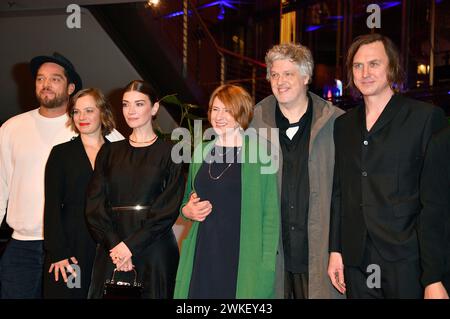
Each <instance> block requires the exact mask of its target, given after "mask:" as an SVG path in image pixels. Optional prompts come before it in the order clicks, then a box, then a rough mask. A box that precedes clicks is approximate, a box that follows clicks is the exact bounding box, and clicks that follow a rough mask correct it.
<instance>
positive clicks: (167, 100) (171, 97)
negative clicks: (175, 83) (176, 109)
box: [159, 93, 183, 106]
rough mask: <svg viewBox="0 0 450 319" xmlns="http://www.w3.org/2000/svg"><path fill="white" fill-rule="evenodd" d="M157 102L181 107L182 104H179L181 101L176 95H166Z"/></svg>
mask: <svg viewBox="0 0 450 319" xmlns="http://www.w3.org/2000/svg"><path fill="white" fill-rule="evenodd" d="M159 102H160V103H161V102H162V103H169V104H176V105H180V106H183V103H181V101H180V100H179V99H178V98H177V93H175V94H170V95H166V96H164V97H163V98H162V99H160V100H159Z"/></svg>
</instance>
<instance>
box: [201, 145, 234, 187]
mask: <svg viewBox="0 0 450 319" xmlns="http://www.w3.org/2000/svg"><path fill="white" fill-rule="evenodd" d="M241 148H242V147H239V148H238V150H237V152H236V160H237V157H238V156H239V153H240V152H241ZM232 149H233V148H230V149H229V150H228V151H226V152H225V153H223V154H222V155H221V156H223V155H225V154H227V153H228V152H229V151H230V150H232ZM217 153H219V152H217ZM219 155H220V153H219ZM231 164H233V163H229V164H228V165H227V167H225V169H224V170H223V171H222V172H221V173H220V174H219V175H218V176H212V174H211V166H212V160H211V161H210V162H209V167H208V173H209V177H210V178H211V179H213V180H215V181H217V180H218V179H220V178H221V177H222V176H223V174H225V172H226V171H227V170H228V169H229V168H230V167H231Z"/></svg>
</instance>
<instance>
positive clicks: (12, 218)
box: [0, 53, 121, 299]
mask: <svg viewBox="0 0 450 319" xmlns="http://www.w3.org/2000/svg"><path fill="white" fill-rule="evenodd" d="M30 67H31V73H32V75H33V77H34V78H35V84H36V97H37V99H38V101H39V107H38V108H37V109H34V110H32V111H29V112H26V113H22V114H19V115H16V116H14V117H12V118H10V119H9V120H8V121H6V122H5V123H4V124H3V125H2V126H1V127H0V223H1V222H2V221H3V217H4V216H5V213H6V210H7V211H8V212H7V218H6V221H7V223H8V225H9V226H10V227H11V228H12V229H13V234H12V238H11V240H10V241H9V243H8V245H7V247H6V249H5V251H4V254H3V256H2V259H1V261H0V282H1V298H2V299H17V298H19V299H23V298H40V297H41V292H42V271H43V262H44V250H43V239H44V234H43V217H44V173H45V165H46V162H47V158H48V155H49V154H50V151H51V149H52V147H53V146H54V145H57V144H60V143H64V142H67V141H69V140H70V139H71V138H72V137H74V136H75V135H76V133H75V132H73V131H72V130H71V128H70V126H67V125H66V122H67V120H68V116H67V114H66V109H67V104H68V102H69V98H70V96H71V95H72V94H75V93H76V92H77V91H78V90H80V89H81V88H82V81H81V78H80V76H79V75H78V73H77V72H76V70H75V68H74V66H73V65H72V63H71V62H70V61H69V60H68V59H66V58H65V57H64V56H62V55H60V54H58V53H54V54H53V55H52V56H38V57H35V58H33V59H32V60H31V62H30ZM120 138H121V135H120V133H118V132H117V131H115V132H114V133H113V135H112V136H109V138H108V139H109V140H117V139H120Z"/></svg>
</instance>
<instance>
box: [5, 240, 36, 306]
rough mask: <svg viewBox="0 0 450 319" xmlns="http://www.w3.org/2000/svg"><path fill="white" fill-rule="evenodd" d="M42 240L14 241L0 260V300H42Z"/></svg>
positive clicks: (9, 244)
mask: <svg viewBox="0 0 450 319" xmlns="http://www.w3.org/2000/svg"><path fill="white" fill-rule="evenodd" d="M43 242H44V241H43V240H30V241H25V240H15V239H11V241H10V242H9V243H8V245H7V246H6V249H5V251H4V253H3V256H2V259H1V260H0V282H1V298H2V299H37V298H42V270H43V265H44V247H43Z"/></svg>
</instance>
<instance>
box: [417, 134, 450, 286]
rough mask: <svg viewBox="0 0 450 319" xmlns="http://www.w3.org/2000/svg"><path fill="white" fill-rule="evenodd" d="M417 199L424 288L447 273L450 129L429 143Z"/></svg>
mask: <svg viewBox="0 0 450 319" xmlns="http://www.w3.org/2000/svg"><path fill="white" fill-rule="evenodd" d="M420 195H421V199H422V204H423V208H422V213H421V215H420V229H421V231H420V232H419V234H420V235H421V237H420V239H421V240H420V244H421V245H420V248H421V252H422V268H423V276H422V282H423V284H424V285H425V286H426V285H428V284H430V283H433V282H438V281H442V279H443V277H444V275H445V274H449V273H450V127H447V128H446V129H445V130H444V131H442V132H440V133H439V134H437V135H435V136H434V137H433V138H432V140H431V141H430V145H429V146H428V150H427V155H426V156H425V163H424V167H423V171H422V179H421V188H420Z"/></svg>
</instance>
